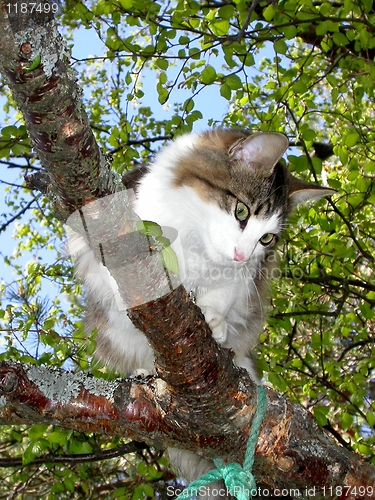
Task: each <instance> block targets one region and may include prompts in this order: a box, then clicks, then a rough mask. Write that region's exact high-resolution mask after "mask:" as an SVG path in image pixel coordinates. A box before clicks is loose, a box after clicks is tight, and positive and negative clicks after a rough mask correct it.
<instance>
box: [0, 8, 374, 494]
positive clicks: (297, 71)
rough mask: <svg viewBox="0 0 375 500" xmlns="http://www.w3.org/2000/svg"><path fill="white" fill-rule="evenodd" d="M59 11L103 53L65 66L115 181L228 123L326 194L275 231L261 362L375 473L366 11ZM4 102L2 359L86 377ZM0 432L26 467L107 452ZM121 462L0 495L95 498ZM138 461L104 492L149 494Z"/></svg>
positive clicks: (14, 122) (48, 234) (67, 292)
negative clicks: (53, 456) (273, 142)
mask: <svg viewBox="0 0 375 500" xmlns="http://www.w3.org/2000/svg"><path fill="white" fill-rule="evenodd" d="M67 5H68V8H66V9H65V12H64V14H63V16H62V17H61V18H60V23H61V25H62V26H63V27H64V30H65V31H66V33H67V36H68V37H71V38H72V40H74V38H75V39H76V40H77V41H79V40H85V38H86V37H87V39H88V40H94V39H95V44H96V45H98V50H97V52H96V53H95V54H94V55H92V56H90V57H88V54H85V56H79V57H77V58H76V59H75V60H74V65H73V66H74V68H75V69H76V71H77V72H78V79H79V82H80V85H81V86H82V88H83V102H84V105H85V107H86V109H87V112H88V114H89V116H90V120H91V124H92V127H93V130H94V131H95V133H96V136H97V140H98V142H99V143H100V145H101V146H102V147H103V148H104V149H105V150H107V151H108V152H109V153H110V154H111V156H112V158H113V162H112V167H113V168H114V169H116V170H117V171H118V172H120V173H121V172H123V171H124V170H126V169H127V168H130V167H132V166H134V165H135V164H137V163H139V162H141V163H143V162H146V161H148V160H149V159H150V158H152V156H153V154H154V152H155V151H156V150H157V149H158V148H159V147H160V146H161V145H162V144H163V143H164V142H165V141H166V140H169V139H171V138H172V137H174V136H176V135H178V134H181V133H183V132H187V131H191V130H193V129H194V130H201V129H204V128H206V127H207V126H222V125H223V126H228V127H244V128H247V129H251V130H254V131H257V130H261V131H268V130H272V131H280V132H283V133H286V134H287V135H288V137H289V139H290V141H291V144H292V147H291V148H290V150H289V152H288V161H289V163H290V166H291V169H292V171H293V172H295V173H296V174H297V175H298V176H300V177H303V178H306V179H308V180H316V181H319V182H323V183H326V184H327V185H329V186H330V187H332V188H334V189H336V190H337V194H336V195H335V196H334V197H333V199H332V200H329V201H328V202H326V201H321V202H320V203H319V204H314V205H312V206H307V207H305V208H301V209H300V210H299V211H298V213H296V214H295V215H294V216H293V218H292V220H291V222H290V224H289V226H288V228H287V231H286V240H285V243H284V246H283V248H281V251H280V254H281V260H280V271H279V272H278V274H276V275H275V276H274V294H273V299H272V308H271V313H270V320H269V324H268V327H267V329H266V330H265V332H264V334H263V335H262V345H261V347H260V349H259V357H260V364H261V367H262V369H263V371H264V375H265V377H266V378H267V379H268V380H269V381H270V382H271V383H272V384H273V385H274V386H275V387H276V388H278V389H279V390H281V391H283V392H285V393H286V394H287V396H288V397H289V398H291V399H293V400H295V401H298V402H300V403H301V404H303V405H305V406H306V407H308V408H310V409H311V410H312V411H313V412H314V414H315V417H316V419H317V421H318V423H319V424H320V425H322V426H324V427H325V428H326V429H327V430H328V431H330V432H332V433H333V434H334V435H335V436H336V437H337V438H338V439H339V440H340V441H341V442H342V443H343V444H344V445H345V446H348V447H351V448H352V449H353V450H355V451H357V452H358V453H361V454H362V455H363V456H364V458H365V459H366V460H369V461H372V462H373V463H375V455H374V451H373V450H374V444H375V433H374V425H375V403H374V400H375V375H374V369H375V355H374V354H375V348H374V347H375V346H374V344H375V321H374V313H373V310H374V305H375V280H374V276H373V268H374V243H375V241H374V239H375V231H374V229H375V224H374V220H373V219H374V218H373V204H374V202H375V188H374V180H375V178H374V172H375V128H374V118H375V117H374V110H375V102H374V84H373V82H374V80H375V65H374V55H375V11H374V8H373V3H372V2H370V1H368V0H339V1H337V2H331V3H329V2H325V1H324V0H322V1H314V2H313V1H312V0H282V1H280V2H278V3H269V2H263V3H262V2H260V3H257V2H255V1H254V2H253V3H252V4H251V5H249V3H248V2H247V1H245V0H234V1H223V2H221V1H219V0H217V1H216V0H208V1H204V2H203V1H197V0H175V1H173V2H166V1H163V0H159V1H156V2H155V1H151V0H143V1H142V2H141V1H139V0H93V1H87V2H74V3H73V2H72V3H70V2H68V4H67ZM85 30H90V31H85ZM2 95H3V96H4V98H5V99H6V101H4V102H5V104H4V122H5V126H4V127H3V129H2V133H1V136H0V156H1V158H2V159H1V163H2V164H3V165H4V166H5V167H7V171H6V179H4V180H2V181H1V182H2V183H4V184H5V185H6V186H7V187H6V188H5V204H4V208H3V210H2V211H3V212H4V213H3V214H2V216H3V220H4V222H3V223H2V224H1V227H0V230H1V231H2V232H3V233H5V236H10V233H11V231H13V239H14V243H13V247H14V248H10V247H9V244H8V245H7V246H5V247H3V248H2V254H1V255H2V258H3V262H4V266H5V267H7V269H5V270H4V273H5V274H6V276H7V279H6V283H5V282H4V283H3V284H2V285H1V291H0V293H1V305H0V319H1V331H2V338H3V344H2V354H1V357H2V358H3V359H4V358H12V359H16V360H22V361H27V362H34V363H39V364H51V365H55V366H62V365H65V366H69V367H74V368H75V369H90V367H91V362H90V358H89V355H90V354H91V353H92V348H93V346H92V342H91V343H90V340H89V339H87V338H86V337H85V333H84V332H83V327H82V298H81V289H80V286H79V285H77V284H75V283H74V280H73V275H72V269H71V267H70V264H69V262H68V260H67V259H66V258H65V256H64V251H63V250H62V245H63V240H64V236H63V228H62V227H61V226H60V225H59V223H57V222H56V220H55V219H54V217H53V214H52V213H51V212H50V210H49V205H48V201H47V200H45V199H44V198H42V197H40V196H39V195H37V194H35V195H34V198H33V197H32V196H33V195H32V193H30V192H29V190H28V189H27V188H25V185H24V182H23V180H22V175H23V174H25V173H29V172H30V171H35V170H36V169H39V168H40V167H41V166H40V165H39V163H38V161H37V159H36V158H35V157H34V156H33V154H32V152H31V151H30V145H29V142H28V139H27V137H26V136H25V129H24V126H23V125H22V123H21V122H20V119H19V118H20V117H19V116H18V115H16V117H14V110H13V109H12V101H11V99H10V97H9V93H8V91H7V90H6V89H2ZM207 103H214V104H212V105H211V106H209V105H208V104H207ZM14 172H19V174H18V173H17V174H15V175H14V174H13V173H14ZM17 175H20V176H21V177H19V178H17ZM56 250H57V252H56ZM10 269H11V270H12V271H13V276H12V277H11V276H10V273H9V270H10ZM52 282H53V283H54V285H53V287H54V288H51V283H52ZM96 373H97V374H101V375H102V376H104V375H105V371H103V370H102V371H96ZM38 433H39V434H38ZM1 436H2V437H1V447H2V450H3V455H4V456H10V455H14V454H16V455H20V454H21V453H22V456H23V460H24V462H23V463H24V464H27V463H29V462H31V461H32V460H33V458H34V457H37V456H39V455H40V454H43V453H46V452H48V453H52V452H53V453H63V452H64V453H65V452H66V453H87V452H88V450H89V448H90V447H91V448H95V447H99V448H100V447H101V448H103V447H106V446H115V445H116V443H115V440H112V442H109V441H106V440H102V439H99V438H98V437H93V436H86V437H83V436H80V437H79V438H75V439H76V441H74V442H75V443H76V444H75V445H73V444H71V443H73V441H72V439H73V438H72V437H71V435H69V436H68V434H66V431H62V430H58V429H44V428H43V427H41V426H39V427H38V426H36V427H35V426H34V427H33V428H32V429H29V437H28V438H27V437H26V436H27V430H25V429H20V430H15V429H9V428H4V429H2V431H1ZM77 439H78V441H77ZM28 440H29V441H28ZM64 440H65V441H64ZM77 442H79V443H81V444H80V445H77ZM67 443H70V444H69V445H68V444H67ZM80 446H81V447H80ZM150 463H151V465H150ZM119 464H120V462H119V461H118V460H117V459H116V460H115V461H108V462H106V465H105V466H104V468H103V467H102V466H98V465H90V466H87V465H86V464H85V465H82V466H80V465H75V466H74V467H72V468H70V467H64V466H61V465H58V466H57V465H53V466H51V465H48V464H46V465H45V467H44V468H43V470H42V471H41V470H40V471H39V473H36V469H31V468H25V469H23V471H22V473H21V475H22V478H19V476H17V474H18V473H17V474H16V473H15V474H13V475H9V473H8V472H7V471H5V472H4V475H3V477H4V478H5V479H4V481H6V485H5V483H4V488H8V491H11V490H12V489H14V488H16V487H17V488H21V486H20V485H21V482H17V481H26V480H27V482H25V483H24V484H23V483H22V484H23V485H22V488H23V489H22V491H24V492H25V495H26V492H27V491H29V492H30V491H31V489H32V488H35V487H39V485H43V487H44V488H45V489H44V490H43V491H45V492H46V497H47V495H48V498H65V496H66V497H67V498H73V496H69V495H72V484H77V483H80V485H81V486H80V487H81V488H82V492H83V493H82V494H87V493H86V492H87V491H91V492H92V491H93V490H92V487H93V486H94V485H95V487H97V488H98V490H97V491H98V493H95V494H94V493H91V494H92V496H91V498H99V496H100V491H105V490H103V488H104V487H105V485H106V484H108V483H107V477H112V478H115V477H117V479H118V478H120V475H121V473H120V472H119V471H120V469H121V470H122V474H125V472H124V469H123V465H124V462H121V464H120V465H121V467H120V465H119ZM29 467H31V466H29ZM134 467H135V468H134V470H133V471H132V472H130V469H129V470H128V471H127V474H129V476H130V480H129V481H128V480H126V481H125V480H124V482H123V484H121V485H118V488H117V489H116V492H115V493H113V497H114V498H146V497H153V496H154V495H156V492H157V491H158V486H157V485H155V484H156V483H154V482H151V483H150V482H147V480H146V481H143V480H142V481H140V480H139V478H140V477H142V478H143V479H144V478H146V479H147V478H148V477H149V478H150V480H151V479H152V481H153V480H156V479H157V477H156V476H157V475H158V474H156V473H154V472H152V471H154V470H157V469H155V464H154V463H153V462H152V460H151V462H150V461H147V460H146V461H145V462H140V464H139V465H138V466H137V465H135V466H134ZM137 467H138V469H137ZM148 467H151V469H150V470H149V469H148ZM140 469H141V470H140ZM146 469H147V470H146ZM31 470H34V473H31ZM33 474H34V476H33ZM155 474H156V476H155ZM57 478H59V479H58V480H57ZM120 479H121V481H123V478H122V477H121V478H120ZM118 480H119V479H118ZM119 481H120V480H119ZM160 484H161V483H160ZM17 485H18V486H17ZM64 492H65V493H64ZM130 492H132V493H130ZM64 495H65V496H64ZM95 495H99V496H95ZM25 498H27V496H25Z"/></svg>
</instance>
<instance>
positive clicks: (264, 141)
mask: <svg viewBox="0 0 375 500" xmlns="http://www.w3.org/2000/svg"><path fill="white" fill-rule="evenodd" d="M288 146H289V141H288V139H287V138H286V137H285V135H283V134H279V133H277V132H264V133H259V134H254V135H250V136H249V137H246V138H245V139H241V140H240V141H238V142H236V143H235V144H233V145H232V146H231V147H230V148H229V151H228V154H229V161H230V163H231V164H237V163H239V162H241V163H242V164H244V165H246V167H247V168H249V169H250V170H253V171H254V172H256V173H258V174H260V175H263V176H264V177H268V176H270V175H271V174H272V172H273V169H274V167H275V165H276V163H277V162H278V161H279V160H280V158H281V157H282V155H283V154H284V153H285V151H286V150H287V148H288Z"/></svg>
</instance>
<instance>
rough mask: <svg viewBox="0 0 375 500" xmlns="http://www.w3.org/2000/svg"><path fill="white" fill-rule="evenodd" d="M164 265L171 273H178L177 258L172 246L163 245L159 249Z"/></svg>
mask: <svg viewBox="0 0 375 500" xmlns="http://www.w3.org/2000/svg"><path fill="white" fill-rule="evenodd" d="M161 256H162V260H163V264H164V267H165V268H166V269H168V271H171V272H172V273H173V274H178V273H179V267H178V259H177V255H176V253H175V251H174V250H173V248H172V247H170V246H169V247H165V248H163V249H162V250H161Z"/></svg>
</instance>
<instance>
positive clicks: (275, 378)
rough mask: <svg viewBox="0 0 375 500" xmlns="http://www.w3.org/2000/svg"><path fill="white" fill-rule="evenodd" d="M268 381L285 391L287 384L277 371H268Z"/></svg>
mask: <svg viewBox="0 0 375 500" xmlns="http://www.w3.org/2000/svg"><path fill="white" fill-rule="evenodd" d="M268 381H269V382H270V384H272V385H273V386H274V387H275V388H277V389H279V390H280V391H286V390H287V389H288V386H287V384H286V383H285V381H284V379H283V378H282V377H281V376H280V375H279V374H278V373H275V372H270V373H268Z"/></svg>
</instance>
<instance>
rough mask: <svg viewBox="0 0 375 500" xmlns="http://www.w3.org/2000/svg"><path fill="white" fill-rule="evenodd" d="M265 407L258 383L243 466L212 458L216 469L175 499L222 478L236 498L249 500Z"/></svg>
mask: <svg viewBox="0 0 375 500" xmlns="http://www.w3.org/2000/svg"><path fill="white" fill-rule="evenodd" d="M266 407H267V396H266V391H265V390H264V388H263V387H262V386H260V385H258V400H257V409H256V412H255V415H254V418H253V422H252V425H251V431H250V435H249V439H248V441H247V446H246V453H245V460H244V463H243V466H242V467H241V465H240V464H238V463H236V462H233V463H231V464H229V465H225V463H224V462H223V460H221V459H220V458H218V459H215V460H214V464H215V466H216V469H214V470H211V471H209V472H207V474H204V475H203V476H202V477H200V478H199V479H197V480H195V481H193V482H192V483H191V484H190V485H189V486H188V487H187V488H185V489H184V491H183V492H182V493H181V494H180V495H179V496H178V497H177V498H176V500H186V499H188V498H191V497H193V496H196V495H197V491H199V489H200V488H202V487H205V486H208V485H209V484H211V483H212V482H214V481H219V480H223V481H224V483H225V486H226V487H227V489H228V491H229V492H230V494H231V495H233V496H234V497H235V498H237V500H249V499H250V498H252V496H253V494H255V492H256V481H255V477H254V476H253V473H252V469H253V465H254V454H255V448H256V444H257V441H258V436H259V431H260V426H261V425H262V422H263V418H264V415H265V413H266Z"/></svg>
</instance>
